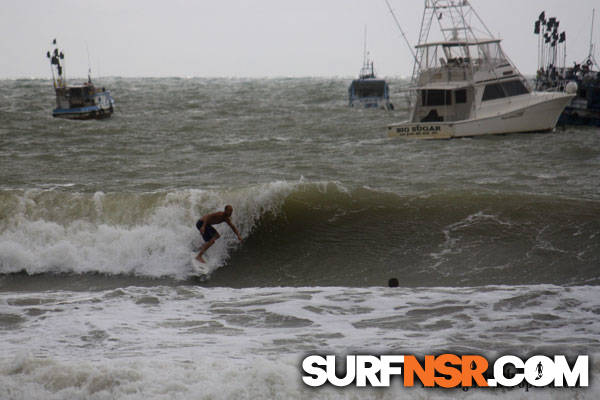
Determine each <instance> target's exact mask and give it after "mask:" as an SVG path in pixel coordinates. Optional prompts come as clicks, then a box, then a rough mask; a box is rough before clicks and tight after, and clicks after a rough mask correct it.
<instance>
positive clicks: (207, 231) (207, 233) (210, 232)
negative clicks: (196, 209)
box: [196, 219, 217, 242]
mask: <svg viewBox="0 0 600 400" xmlns="http://www.w3.org/2000/svg"><path fill="white" fill-rule="evenodd" d="M203 223H204V221H202V220H201V219H199V220H198V222H196V228H198V230H200V228H202V224H203ZM216 234H217V230H216V229H215V228H214V227H213V226H212V225H209V224H206V227H205V228H204V233H203V234H202V239H204V241H205V242H210V241H211V240H212V238H213V237H215V235H216Z"/></svg>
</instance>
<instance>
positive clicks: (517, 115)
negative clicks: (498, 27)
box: [388, 0, 574, 139]
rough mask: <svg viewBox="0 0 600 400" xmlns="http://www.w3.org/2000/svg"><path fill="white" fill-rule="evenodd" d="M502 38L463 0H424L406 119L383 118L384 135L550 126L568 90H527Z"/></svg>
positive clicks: (443, 135) (439, 135)
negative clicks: (385, 122) (389, 120)
mask: <svg viewBox="0 0 600 400" xmlns="http://www.w3.org/2000/svg"><path fill="white" fill-rule="evenodd" d="M436 27H437V29H436ZM436 32H437V37H435V36H436ZM476 33H477V34H476ZM500 42H501V40H500V39H497V38H495V37H494V36H493V35H492V34H491V32H490V30H489V29H488V28H487V26H486V25H485V24H484V22H483V21H482V19H481V18H480V17H479V15H478V14H477V12H476V11H475V9H474V8H473V7H472V6H471V4H470V2H469V1H467V0H425V8H424V12H423V17H422V23H421V30H420V33H419V42H418V44H417V45H416V47H415V48H416V53H414V52H413V57H414V68H413V76H412V80H411V93H412V96H411V97H412V109H411V114H410V120H409V121H406V122H402V123H396V124H392V125H390V126H388V135H389V136H391V137H396V136H397V137H404V138H420V139H449V138H458V137H469V136H480V135H490V134H506V133H517V132H543V131H551V130H553V129H554V128H555V126H556V123H557V121H558V118H559V116H560V114H561V112H562V111H563V110H564V108H565V106H566V105H567V104H568V103H569V101H570V100H571V99H572V98H573V97H574V96H573V95H570V94H566V93H559V92H555V93H549V92H535V91H533V90H532V89H531V87H530V85H529V83H528V82H527V80H526V79H525V78H524V77H523V75H522V74H521V73H520V72H519V70H518V69H517V67H516V66H515V65H514V64H513V63H512V62H511V61H510V60H509V58H508V57H507V56H506V55H505V53H504V51H503V50H502V47H501V46H500Z"/></svg>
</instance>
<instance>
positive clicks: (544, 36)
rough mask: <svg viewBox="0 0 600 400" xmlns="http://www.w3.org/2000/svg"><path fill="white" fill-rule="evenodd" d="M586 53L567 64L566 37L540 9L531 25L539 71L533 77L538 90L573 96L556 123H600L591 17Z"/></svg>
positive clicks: (599, 82) (599, 88)
mask: <svg viewBox="0 0 600 400" xmlns="http://www.w3.org/2000/svg"><path fill="white" fill-rule="evenodd" d="M595 13H596V10H595V9H594V10H592V28H591V32H590V45H589V53H588V56H587V57H586V58H585V59H584V60H583V61H582V62H580V63H577V62H574V63H573V66H572V67H567V66H566V64H567V36H566V32H564V31H563V32H561V33H559V26H560V21H559V20H558V19H557V18H556V17H549V18H546V12H545V11H542V13H541V14H540V15H539V17H538V19H537V21H535V24H534V34H536V35H538V70H537V74H536V78H535V87H536V89H537V90H546V91H566V92H567V93H572V94H575V95H576V97H575V98H574V99H573V100H572V101H571V102H570V103H569V104H568V105H567V107H565V110H564V111H563V113H562V114H561V115H560V118H559V120H558V124H559V125H590V126H600V66H599V65H598V62H597V60H596V59H595V57H594V17H595Z"/></svg>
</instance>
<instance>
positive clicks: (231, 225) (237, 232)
mask: <svg viewBox="0 0 600 400" xmlns="http://www.w3.org/2000/svg"><path fill="white" fill-rule="evenodd" d="M225 222H227V225H229V227H230V228H231V230H232V231H233V233H235V234H236V236H237V238H238V240H239V241H240V242H241V241H242V235H240V231H238V228H236V227H235V225H234V224H233V222H231V219H229V218H227V219H226V220H225Z"/></svg>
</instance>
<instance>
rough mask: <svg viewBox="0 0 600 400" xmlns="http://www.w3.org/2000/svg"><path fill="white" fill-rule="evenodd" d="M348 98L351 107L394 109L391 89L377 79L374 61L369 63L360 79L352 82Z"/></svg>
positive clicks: (381, 80) (382, 80) (384, 82)
mask: <svg viewBox="0 0 600 400" xmlns="http://www.w3.org/2000/svg"><path fill="white" fill-rule="evenodd" d="M348 96H349V99H350V107H354V106H359V107H364V108H384V109H386V110H393V109H394V106H393V105H392V103H390V88H389V86H388V84H387V82H386V81H385V80H384V79H377V78H376V77H375V72H374V70H373V62H372V61H371V62H369V61H367V63H366V64H365V66H363V68H362V69H361V73H360V75H359V77H358V79H355V80H353V81H352V83H351V84H350V87H349V88H348Z"/></svg>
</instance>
